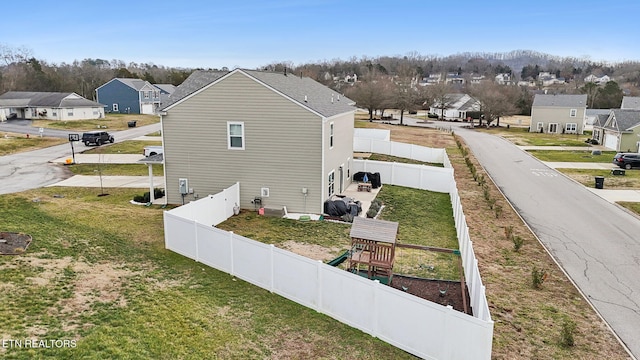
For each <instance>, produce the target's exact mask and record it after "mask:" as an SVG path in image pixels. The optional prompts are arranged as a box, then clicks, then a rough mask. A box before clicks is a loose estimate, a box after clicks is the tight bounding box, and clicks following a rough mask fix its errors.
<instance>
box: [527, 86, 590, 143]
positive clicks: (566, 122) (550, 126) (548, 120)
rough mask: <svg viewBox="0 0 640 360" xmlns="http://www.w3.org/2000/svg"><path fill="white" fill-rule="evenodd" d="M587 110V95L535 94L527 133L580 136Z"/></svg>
mask: <svg viewBox="0 0 640 360" xmlns="http://www.w3.org/2000/svg"><path fill="white" fill-rule="evenodd" d="M586 110H587V95H586V94H582V95H564V94H563V95H547V94H536V95H535V97H534V98H533V105H532V106H531V126H530V127H529V132H544V133H550V134H582V133H583V132H584V126H585V121H586V120H585V119H586V116H585V114H586Z"/></svg>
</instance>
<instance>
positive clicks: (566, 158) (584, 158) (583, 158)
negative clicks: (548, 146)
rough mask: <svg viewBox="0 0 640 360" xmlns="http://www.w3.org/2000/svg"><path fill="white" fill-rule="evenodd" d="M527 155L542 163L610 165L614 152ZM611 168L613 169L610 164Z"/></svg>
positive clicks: (588, 151)
mask: <svg viewBox="0 0 640 360" xmlns="http://www.w3.org/2000/svg"><path fill="white" fill-rule="evenodd" d="M528 152H529V154H531V155H533V156H535V157H536V158H538V159H540V160H542V161H553V162H593V163H611V161H612V160H613V156H614V155H615V154H616V152H615V151H602V154H601V155H592V154H591V150H585V151H578V150H529V151H528ZM611 167H614V165H613V164H611Z"/></svg>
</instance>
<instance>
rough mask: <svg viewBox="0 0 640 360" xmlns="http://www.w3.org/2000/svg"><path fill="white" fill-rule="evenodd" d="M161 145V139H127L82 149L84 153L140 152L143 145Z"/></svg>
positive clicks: (142, 151)
mask: <svg viewBox="0 0 640 360" xmlns="http://www.w3.org/2000/svg"><path fill="white" fill-rule="evenodd" d="M151 145H162V141H145V140H127V141H123V142H119V143H115V144H106V145H102V146H97V147H93V148H91V149H89V150H86V151H84V154H140V155H142V154H143V153H144V147H145V146H151Z"/></svg>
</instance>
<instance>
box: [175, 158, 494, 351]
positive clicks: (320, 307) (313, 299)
mask: <svg viewBox="0 0 640 360" xmlns="http://www.w3.org/2000/svg"><path fill="white" fill-rule="evenodd" d="M418 151H420V150H418ZM391 155H393V154H391ZM395 156H398V155H395ZM444 158H446V154H445V155H444ZM423 161H424V160H423ZM360 162H366V163H367V164H366V165H364V164H363V165H362V166H363V170H364V167H365V166H377V165H375V164H373V163H374V162H372V161H355V162H354V165H355V164H356V163H360ZM375 163H377V162H375ZM402 165H403V164H395V165H394V166H395V167H394V168H393V169H392V170H393V171H394V173H395V175H393V176H391V175H385V176H383V177H382V182H383V183H385V184H393V183H394V182H399V183H398V184H397V185H402V186H411V185H417V186H412V187H418V188H421V189H422V188H428V189H430V190H431V189H432V188H433V189H438V190H433V191H440V192H448V193H450V194H451V203H452V206H453V213H454V217H455V224H456V229H457V234H458V241H459V243H460V250H461V255H462V260H463V266H464V274H465V281H466V286H467V288H468V291H469V294H470V297H471V306H472V309H473V316H470V315H466V314H464V313H461V312H459V311H456V310H453V309H450V308H448V307H444V306H441V305H439V304H436V303H433V302H430V301H426V300H424V299H421V298H418V297H415V296H412V295H410V294H407V293H404V292H402V291H398V290H396V289H394V288H391V287H389V286H386V285H381V284H380V283H379V282H377V281H371V280H368V279H365V278H363V277H360V276H358V275H355V274H352V273H350V272H347V271H344V270H340V269H338V268H334V267H332V266H329V265H326V264H324V263H322V262H319V261H314V260H311V259H308V258H306V257H303V256H300V255H297V254H294V253H292V252H289V251H286V250H282V249H279V248H276V247H274V246H273V245H266V244H263V243H260V242H257V241H255V240H252V239H248V238H245V237H242V236H239V235H237V234H234V233H232V232H227V231H224V230H220V229H217V228H215V227H214V226H215V225H217V224H218V223H220V222H221V221H224V219H223V216H226V217H230V216H231V215H232V214H233V206H234V204H233V201H234V200H235V199H237V197H235V196H236V194H238V191H239V190H237V189H238V188H239V186H238V184H235V185H234V186H232V187H231V188H229V189H226V190H225V191H223V192H222V193H220V194H216V195H213V196H208V197H206V198H204V199H201V200H198V201H195V202H191V203H189V204H187V205H184V206H181V207H179V208H176V209H173V210H171V211H167V212H165V213H164V225H165V246H166V248H167V249H169V250H172V251H175V252H177V253H179V254H182V255H184V256H186V257H189V258H191V259H194V260H196V261H198V262H201V263H203V264H206V265H208V266H211V267H213V268H216V269H218V270H220V271H224V272H227V273H229V274H232V275H234V276H236V277H238V278H240V279H243V280H245V281H247V282H249V283H251V284H254V285H256V286H259V287H262V288H264V289H267V290H269V291H271V292H273V293H276V294H278V295H281V296H283V297H285V298H287V299H290V300H292V301H295V302H296V303H299V304H301V305H304V306H307V307H309V308H312V309H315V310H316V311H318V312H321V313H323V314H326V315H329V316H331V317H332V318H334V319H336V320H339V321H341V322H343V323H345V324H348V325H350V326H352V327H355V328H357V329H360V330H362V331H364V332H366V333H368V334H370V335H372V336H375V337H378V338H380V339H382V340H384V341H386V342H388V343H390V344H392V345H394V346H396V347H398V348H401V349H403V350H405V351H407V352H409V353H411V354H414V355H416V356H419V357H422V358H425V359H489V358H491V343H492V337H493V321H492V320H491V317H490V314H489V309H488V306H487V301H486V298H485V296H484V291H485V290H484V286H483V285H482V280H481V279H480V273H479V271H478V266H477V264H478V262H477V260H476V258H475V255H474V253H473V247H472V243H471V241H470V239H469V235H468V233H469V232H468V228H467V226H466V221H465V219H464V214H463V213H462V207H461V204H460V198H459V196H458V193H457V190H456V188H455V181H454V180H453V170H452V169H451V168H444V169H443V168H437V167H427V166H421V165H410V166H409V165H408V164H404V165H407V166H408V167H407V168H406V169H405V168H404V167H403V166H402ZM359 166H360V165H359ZM416 166H417V167H419V168H420V169H419V170H416V168H414V167H416ZM371 169H373V168H371ZM380 169H382V167H380ZM354 170H355V169H354ZM364 171H371V170H364ZM385 171H387V170H385ZM405 171H406V172H407V174H409V173H410V174H413V176H412V178H414V179H412V180H411V181H408V180H401V178H402V176H401V175H402V174H404V172H405ZM375 172H378V171H375ZM381 174H383V173H382V172H381ZM415 178H418V179H419V181H417V180H415ZM430 179H431V181H430ZM447 184H448V185H447ZM447 186H448V187H447ZM445 188H446V189H445ZM221 194H222V195H221ZM219 195H220V196H219ZM234 197H235V198H234ZM238 197H239V194H238ZM210 207H217V208H220V209H224V211H222V210H219V211H212V210H211V209H210ZM229 208H230V209H231V211H229ZM223 214H224V215H223ZM212 225H213V226H212Z"/></svg>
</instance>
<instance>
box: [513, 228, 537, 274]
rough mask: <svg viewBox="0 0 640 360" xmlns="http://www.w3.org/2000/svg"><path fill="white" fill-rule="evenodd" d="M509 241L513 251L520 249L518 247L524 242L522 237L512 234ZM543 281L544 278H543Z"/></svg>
mask: <svg viewBox="0 0 640 360" xmlns="http://www.w3.org/2000/svg"><path fill="white" fill-rule="evenodd" d="M511 241H512V242H513V250H514V251H515V252H518V251H520V248H521V247H522V244H524V239H523V238H521V237H520V236H518V235H512V236H511ZM543 281H544V280H543Z"/></svg>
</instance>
